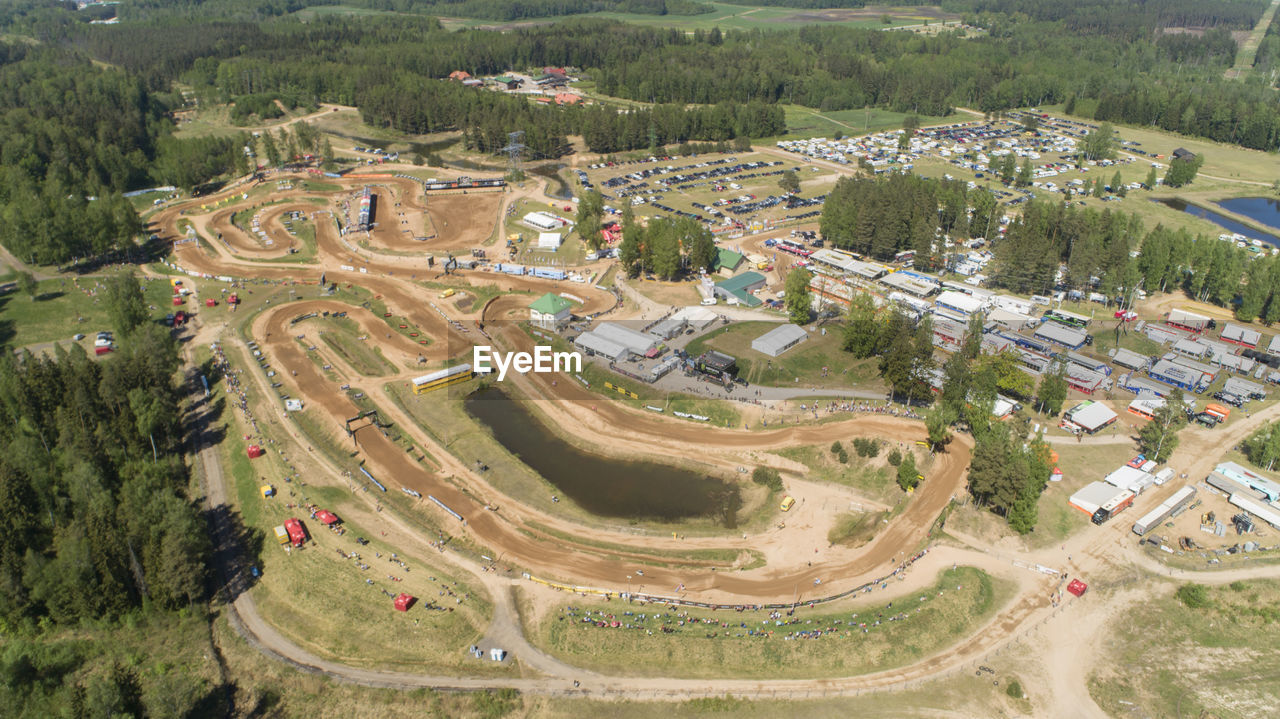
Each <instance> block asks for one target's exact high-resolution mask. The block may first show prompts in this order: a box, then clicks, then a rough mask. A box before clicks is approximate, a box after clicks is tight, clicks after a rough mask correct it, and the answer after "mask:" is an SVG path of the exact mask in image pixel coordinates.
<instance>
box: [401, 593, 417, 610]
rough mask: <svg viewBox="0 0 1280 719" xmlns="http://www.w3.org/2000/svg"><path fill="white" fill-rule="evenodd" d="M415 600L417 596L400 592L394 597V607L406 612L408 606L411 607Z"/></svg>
mask: <svg viewBox="0 0 1280 719" xmlns="http://www.w3.org/2000/svg"><path fill="white" fill-rule="evenodd" d="M416 601H418V598H417V597H413V596H410V595H408V594H403V593H402V594H400V596H398V597H396V609H397V610H399V611H402V612H407V611H409V607H412V606H413V603H414V602H416Z"/></svg>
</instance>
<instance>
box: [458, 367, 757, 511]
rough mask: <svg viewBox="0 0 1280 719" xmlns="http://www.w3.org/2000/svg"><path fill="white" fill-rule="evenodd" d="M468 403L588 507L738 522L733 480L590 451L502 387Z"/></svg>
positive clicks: (502, 440) (510, 446)
mask: <svg viewBox="0 0 1280 719" xmlns="http://www.w3.org/2000/svg"><path fill="white" fill-rule="evenodd" d="M465 405H466V410H467V412H468V413H469V414H470V415H471V416H472V417H474V418H475V419H477V420H478V421H479V422H480V423H481V424H483V425H484V426H486V427H488V428H489V430H490V431H491V432H492V433H493V436H494V438H495V439H497V441H498V443H499V444H501V445H502V446H503V447H506V448H507V450H508V451H510V452H511V453H512V454H514V455H516V457H518V458H519V459H520V461H522V462H524V463H525V464H527V465H528V466H529V467H530V468H531V469H533V471H535V472H537V473H538V474H540V475H542V476H543V477H545V478H546V480H547V481H548V482H550V483H551V484H553V485H555V487H556V489H558V490H559V491H560V492H562V493H563V494H564V496H566V497H568V498H570V499H572V500H573V501H575V502H577V503H578V504H579V506H581V507H582V508H583V509H586V510H587V511H588V512H591V513H593V514H597V515H600V516H604V517H620V518H625V519H656V520H676V519H683V518H687V517H711V518H714V519H716V520H717V521H719V522H720V523H722V524H723V525H724V526H726V527H730V528H732V527H734V526H736V522H737V511H738V509H739V507H740V506H741V502H742V500H741V497H740V495H739V491H738V488H737V487H736V486H735V485H733V484H731V483H728V482H725V481H723V480H720V479H716V478H714V477H708V476H706V475H704V474H701V473H698V472H694V471H690V470H687V469H680V468H677V467H673V466H670V465H666V464H660V463H657V462H642V461H628V460H620V459H614V458H612V457H606V456H604V455H599V454H592V453H590V452H584V451H582V450H580V449H578V448H577V447H575V446H573V445H571V444H569V443H568V442H565V441H564V440H562V439H560V437H558V436H557V435H556V434H555V433H554V432H552V431H551V429H550V428H548V427H547V426H546V425H544V424H543V423H542V421H541V420H540V419H539V418H538V417H537V416H535V415H534V414H533V413H532V412H530V411H529V408H528V407H527V406H526V405H525V403H524V402H521V401H517V400H512V399H511V398H509V397H508V396H507V395H506V394H504V393H503V392H502V391H501V390H499V389H496V388H491V389H484V390H481V391H479V392H476V393H474V394H472V395H471V396H469V397H468V398H467V399H466V403H465ZM601 439H602V440H605V439H607V438H601Z"/></svg>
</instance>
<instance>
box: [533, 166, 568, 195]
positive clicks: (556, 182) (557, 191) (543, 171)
mask: <svg viewBox="0 0 1280 719" xmlns="http://www.w3.org/2000/svg"><path fill="white" fill-rule="evenodd" d="M562 169H564V164H563V163H552V164H550V165H538V166H537V167H530V168H529V172H530V173H531V174H534V175H537V176H538V177H545V178H547V180H548V182H547V194H548V195H550V196H551V197H554V198H556V199H559V200H570V199H573V193H572V192H571V191H570V190H569V183H567V182H565V181H564V178H563V177H561V176H560V170H562Z"/></svg>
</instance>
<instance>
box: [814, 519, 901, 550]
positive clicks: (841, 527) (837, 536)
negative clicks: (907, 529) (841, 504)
mask: <svg viewBox="0 0 1280 719" xmlns="http://www.w3.org/2000/svg"><path fill="white" fill-rule="evenodd" d="M887 514H888V512H845V513H844V514H841V515H840V516H839V517H837V518H836V524H835V526H834V527H832V528H831V531H829V532H827V541H828V542H830V543H831V544H844V545H848V546H850V547H858V546H861V545H863V544H866V543H867V542H869V541H871V538H872V537H874V536H876V530H877V529H879V527H880V521H881V520H882V519H884V518H885V516H886V515H887Z"/></svg>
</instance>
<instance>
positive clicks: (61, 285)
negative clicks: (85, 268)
mask: <svg viewBox="0 0 1280 719" xmlns="http://www.w3.org/2000/svg"><path fill="white" fill-rule="evenodd" d="M184 281H185V282H188V283H190V282H192V280H190V279H187V280H184ZM143 285H144V288H145V289H144V295H145V297H146V300H147V304H148V307H149V309H150V310H151V316H152V317H153V318H154V319H157V320H159V319H162V318H164V316H165V315H167V314H169V313H170V312H173V311H174V309H182V310H187V311H193V310H194V311H200V310H203V309H204V308H199V309H197V308H192V307H190V306H189V305H183V306H181V307H177V308H174V307H173V305H172V302H171V301H170V298H171V297H173V291H172V289H171V287H170V285H169V283H168V282H167V281H165V280H159V279H155V280H143ZM100 291H101V284H100V283H99V281H98V280H97V279H96V278H93V277H77V278H73V279H49V280H43V281H41V282H40V283H39V289H38V290H37V292H36V296H35V299H32V297H30V296H28V295H26V294H23V293H22V292H20V291H19V290H18V289H17V288H16V287H14V288H13V289H11V290H10V291H9V292H8V293H6V294H3V295H0V340H3V341H4V342H5V343H7V344H9V345H12V346H14V347H24V346H29V345H35V344H42V343H46V342H60V343H64V344H69V343H70V342H71V341H72V340H71V337H72V335H73V334H83V335H85V336H86V339H84V340H81V341H80V345H81V346H82V347H84V348H85V350H86V351H88V352H89V353H90V354H93V336H94V335H95V334H96V333H98V332H100V331H102V330H110V329H112V327H111V324H110V319H109V317H108V316H107V311H106V308H105V307H104V306H103V303H102V300H101V298H100V297H99V295H98V293H99V292H100Z"/></svg>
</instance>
